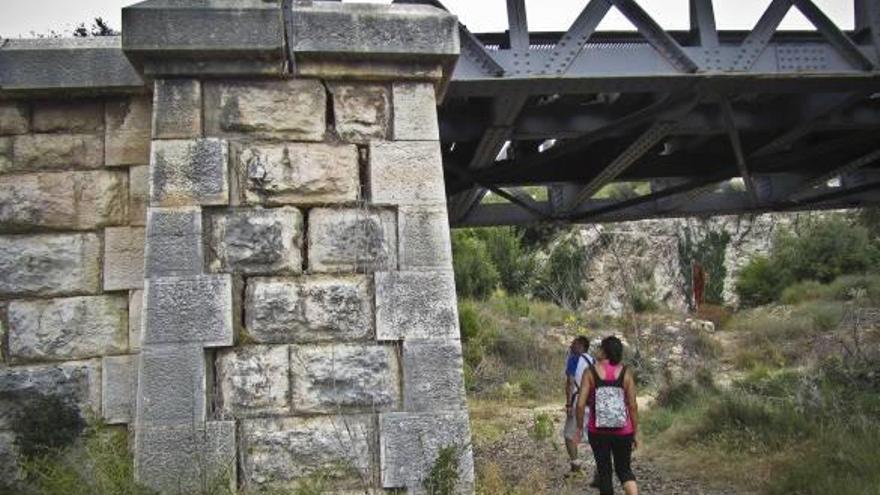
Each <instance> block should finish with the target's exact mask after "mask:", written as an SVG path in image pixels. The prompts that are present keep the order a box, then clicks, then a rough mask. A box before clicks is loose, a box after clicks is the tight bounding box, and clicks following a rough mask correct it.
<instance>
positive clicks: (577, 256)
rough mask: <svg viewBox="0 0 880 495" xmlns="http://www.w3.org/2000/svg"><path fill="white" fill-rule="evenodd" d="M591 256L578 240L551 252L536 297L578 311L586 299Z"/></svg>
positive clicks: (562, 243) (569, 239) (573, 239)
mask: <svg viewBox="0 0 880 495" xmlns="http://www.w3.org/2000/svg"><path fill="white" fill-rule="evenodd" d="M586 264H587V257H586V253H585V252H584V249H583V248H582V247H581V246H580V244H579V243H578V241H577V239H576V238H575V237H573V236H572V237H568V238H566V239H564V240H562V241H561V242H559V243H558V244H557V245H556V246H555V247H554V248H553V251H552V252H551V253H550V257H549V258H548V260H547V262H546V263H545V265H544V267H543V269H542V271H541V274H540V277H539V280H538V286H537V287H536V291H535V294H536V295H537V296H538V297H541V298H542V299H545V300H548V301H553V302H554V303H556V304H558V305H559V306H562V307H563V308H569V309H574V308H576V307H577V306H578V304H579V303H580V301H581V300H582V299H583V298H584V297H586V294H587V292H586V290H585V288H584V278H585V277H584V270H585V268H586Z"/></svg>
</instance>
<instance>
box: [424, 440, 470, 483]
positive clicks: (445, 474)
mask: <svg viewBox="0 0 880 495" xmlns="http://www.w3.org/2000/svg"><path fill="white" fill-rule="evenodd" d="M460 451H461V449H460V448H459V447H456V446H454V445H453V446H447V447H443V448H441V449H440V450H439V451H438V452H437V458H436V459H435V460H434V464H433V465H432V466H431V471H430V472H429V473H428V476H427V477H426V478H425V481H424V483H423V487H424V488H425V491H426V492H427V493H428V495H454V494H455V493H456V487H457V486H458V478H459V473H458V470H459V457H460Z"/></svg>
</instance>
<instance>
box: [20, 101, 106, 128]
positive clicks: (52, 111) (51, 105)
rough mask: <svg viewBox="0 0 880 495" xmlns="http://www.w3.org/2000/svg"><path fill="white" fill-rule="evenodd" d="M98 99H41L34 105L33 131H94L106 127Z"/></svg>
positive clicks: (101, 105) (102, 109)
mask: <svg viewBox="0 0 880 495" xmlns="http://www.w3.org/2000/svg"><path fill="white" fill-rule="evenodd" d="M103 114H104V105H103V104H102V103H101V102H98V101H87V100H83V101H41V102H37V103H34V106H33V117H32V118H33V120H32V126H33V132H72V133H93V132H97V131H100V130H101V129H102V128H103V127H104V115H103Z"/></svg>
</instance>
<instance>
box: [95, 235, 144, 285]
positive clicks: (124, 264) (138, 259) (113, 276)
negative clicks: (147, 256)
mask: <svg viewBox="0 0 880 495" xmlns="http://www.w3.org/2000/svg"><path fill="white" fill-rule="evenodd" d="M143 286H144V229H143V228H142V227H140V228H139V227H108V228H106V229H104V290H105V291H111V290H127V289H141V288H143Z"/></svg>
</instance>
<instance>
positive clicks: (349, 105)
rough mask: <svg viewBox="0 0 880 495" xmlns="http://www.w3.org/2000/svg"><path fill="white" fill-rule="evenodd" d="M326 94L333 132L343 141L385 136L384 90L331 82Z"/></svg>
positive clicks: (386, 108) (387, 108)
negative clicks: (328, 98)
mask: <svg viewBox="0 0 880 495" xmlns="http://www.w3.org/2000/svg"><path fill="white" fill-rule="evenodd" d="M330 93H331V94H332V95H333V115H334V117H335V119H336V133H337V134H338V135H339V137H340V138H341V139H342V140H343V141H350V142H356V143H365V142H367V141H369V140H371V139H385V138H386V137H387V136H388V127H389V120H390V114H391V105H390V102H389V100H390V98H389V96H388V88H387V87H385V86H381V85H377V84H353V83H346V84H342V83H335V84H332V85H331V86H330Z"/></svg>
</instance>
